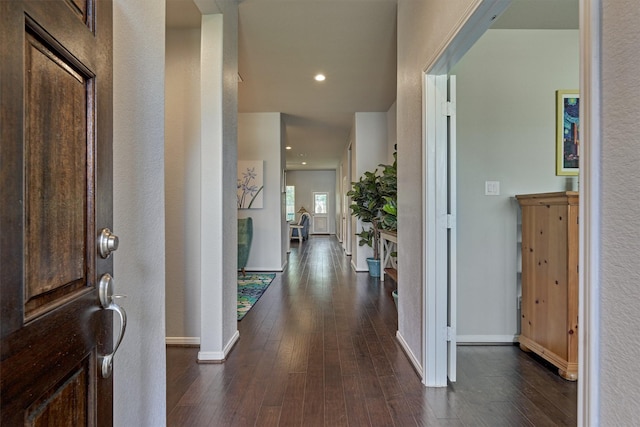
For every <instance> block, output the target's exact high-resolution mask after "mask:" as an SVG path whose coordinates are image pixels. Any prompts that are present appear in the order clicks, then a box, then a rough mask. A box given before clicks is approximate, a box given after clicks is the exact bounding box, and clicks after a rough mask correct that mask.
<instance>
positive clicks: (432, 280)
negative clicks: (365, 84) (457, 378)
mask: <svg viewBox="0 0 640 427" xmlns="http://www.w3.org/2000/svg"><path fill="white" fill-rule="evenodd" d="M509 4H511V0H479V1H477V2H475V3H474V4H473V5H472V6H470V7H469V8H468V10H467V12H466V13H465V14H464V15H463V16H462V17H461V18H460V21H459V22H458V24H457V25H456V27H455V28H454V29H453V31H451V33H450V34H449V35H448V36H447V38H446V39H445V40H444V42H443V44H442V45H441V47H440V48H439V49H438V50H437V51H436V52H435V53H434V56H433V57H432V58H430V60H429V61H428V66H427V68H425V75H424V79H423V86H422V96H423V98H422V106H423V112H422V113H423V139H424V143H423V147H424V149H423V158H422V168H423V169H422V184H423V188H424V191H425V193H426V194H425V197H424V198H423V206H422V208H423V227H422V229H423V236H422V238H423V245H424V246H423V254H424V259H423V263H422V265H423V266H424V267H423V268H424V271H425V273H424V275H423V289H424V292H423V293H422V295H423V301H422V322H423V323H422V325H423V328H422V330H423V337H422V357H423V361H422V366H424V370H425V376H424V377H423V383H424V384H425V385H426V386H430V387H446V386H447V341H446V333H447V312H446V308H447V304H448V298H447V280H446V275H447V274H448V273H447V272H446V269H447V266H446V259H445V263H444V264H443V262H442V260H441V257H442V253H441V251H438V247H439V246H440V245H438V243H437V242H436V241H437V240H438V235H440V238H442V236H441V233H440V232H439V231H438V230H439V225H441V222H442V221H444V226H445V230H446V215H445V217H444V219H442V218H440V217H439V216H440V211H437V210H436V209H438V206H436V202H437V201H438V200H441V198H439V197H438V194H439V193H438V188H437V183H436V178H437V173H438V172H437V171H436V167H437V163H436V162H437V159H436V154H437V148H436V147H437V146H438V143H437V138H440V137H441V135H445V138H446V134H447V129H446V128H447V126H446V120H444V128H443V127H442V126H443V125H442V120H440V117H439V112H440V111H441V109H442V102H441V101H439V99H440V94H439V93H438V92H439V89H438V88H437V81H438V80H439V79H440V78H441V77H442V76H444V77H445V81H446V75H447V73H448V72H449V71H450V70H451V68H452V67H453V66H454V65H455V64H456V63H457V62H458V61H459V60H460V58H462V56H463V55H464V54H465V53H466V52H467V51H468V50H469V49H470V48H471V47H472V46H473V45H474V44H475V42H476V41H477V40H478V39H479V38H480V37H481V36H482V35H483V34H484V33H485V31H486V30H487V29H488V28H489V27H490V26H491V24H492V23H493V21H494V19H495V18H496V17H497V16H499V15H500V14H501V13H502V12H504V10H505V9H506V8H507V7H508V6H509ZM445 100H446V92H445ZM425 129H426V132H425ZM443 268H444V269H445V271H444V272H443V271H440V270H442V269H443ZM443 275H444V277H445V280H444V283H442V282H443V280H442V277H443ZM443 292H444V296H443ZM443 301H444V303H443ZM443 311H444V315H443V314H442V312H443ZM443 337H444V339H443Z"/></svg>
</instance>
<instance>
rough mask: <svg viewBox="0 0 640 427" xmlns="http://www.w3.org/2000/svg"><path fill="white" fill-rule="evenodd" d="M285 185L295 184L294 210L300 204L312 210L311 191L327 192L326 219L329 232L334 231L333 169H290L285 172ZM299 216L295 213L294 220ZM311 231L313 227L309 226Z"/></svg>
mask: <svg viewBox="0 0 640 427" xmlns="http://www.w3.org/2000/svg"><path fill="white" fill-rule="evenodd" d="M287 185H295V187H296V212H297V211H298V209H300V206H304V207H305V209H306V210H308V211H309V212H312V211H313V193H314V192H326V193H329V206H328V214H327V215H328V220H329V234H335V232H336V206H335V200H336V197H335V191H336V171H335V170H324V171H322V170H318V171H301V170H292V171H288V172H287ZM299 218H300V214H296V221H298V219H299ZM311 232H313V227H311V224H310V228H309V233H311Z"/></svg>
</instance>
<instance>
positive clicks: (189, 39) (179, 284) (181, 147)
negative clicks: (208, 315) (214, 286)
mask: <svg viewBox="0 0 640 427" xmlns="http://www.w3.org/2000/svg"><path fill="white" fill-rule="evenodd" d="M166 49H167V50H166V61H165V67H166V82H165V83H166V85H165V88H166V89H165V203H166V208H165V212H166V242H167V245H166V259H167V263H166V267H165V268H166V282H167V286H166V292H167V303H166V324H167V331H166V334H167V337H169V338H168V341H169V342H173V343H178V344H188V343H198V342H199V339H200V29H199V28H198V29H183V30H175V29H174V30H168V31H167V41H166Z"/></svg>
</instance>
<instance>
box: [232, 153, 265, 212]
mask: <svg viewBox="0 0 640 427" xmlns="http://www.w3.org/2000/svg"><path fill="white" fill-rule="evenodd" d="M263 164H264V161H262V160H238V190H237V197H238V209H261V208H262V195H263V193H264V192H263V187H264V184H263V180H264V175H263Z"/></svg>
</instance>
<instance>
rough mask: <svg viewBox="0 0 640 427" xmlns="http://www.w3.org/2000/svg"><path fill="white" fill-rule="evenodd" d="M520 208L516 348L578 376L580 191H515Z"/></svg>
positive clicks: (572, 376) (571, 377)
mask: <svg viewBox="0 0 640 427" xmlns="http://www.w3.org/2000/svg"><path fill="white" fill-rule="evenodd" d="M516 198H517V199H518V202H519V203H520V206H521V208H522V319H521V332H520V348H521V349H522V350H525V351H533V352H535V353H537V354H538V355H540V356H541V357H543V358H544V359H546V360H548V361H549V362H551V363H553V364H554V365H555V366H557V367H558V374H559V375H560V376H561V377H563V378H565V379H568V380H573V381H575V380H577V379H578V193H577V192H574V191H565V192H560V193H543V194H525V195H519V196H516Z"/></svg>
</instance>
